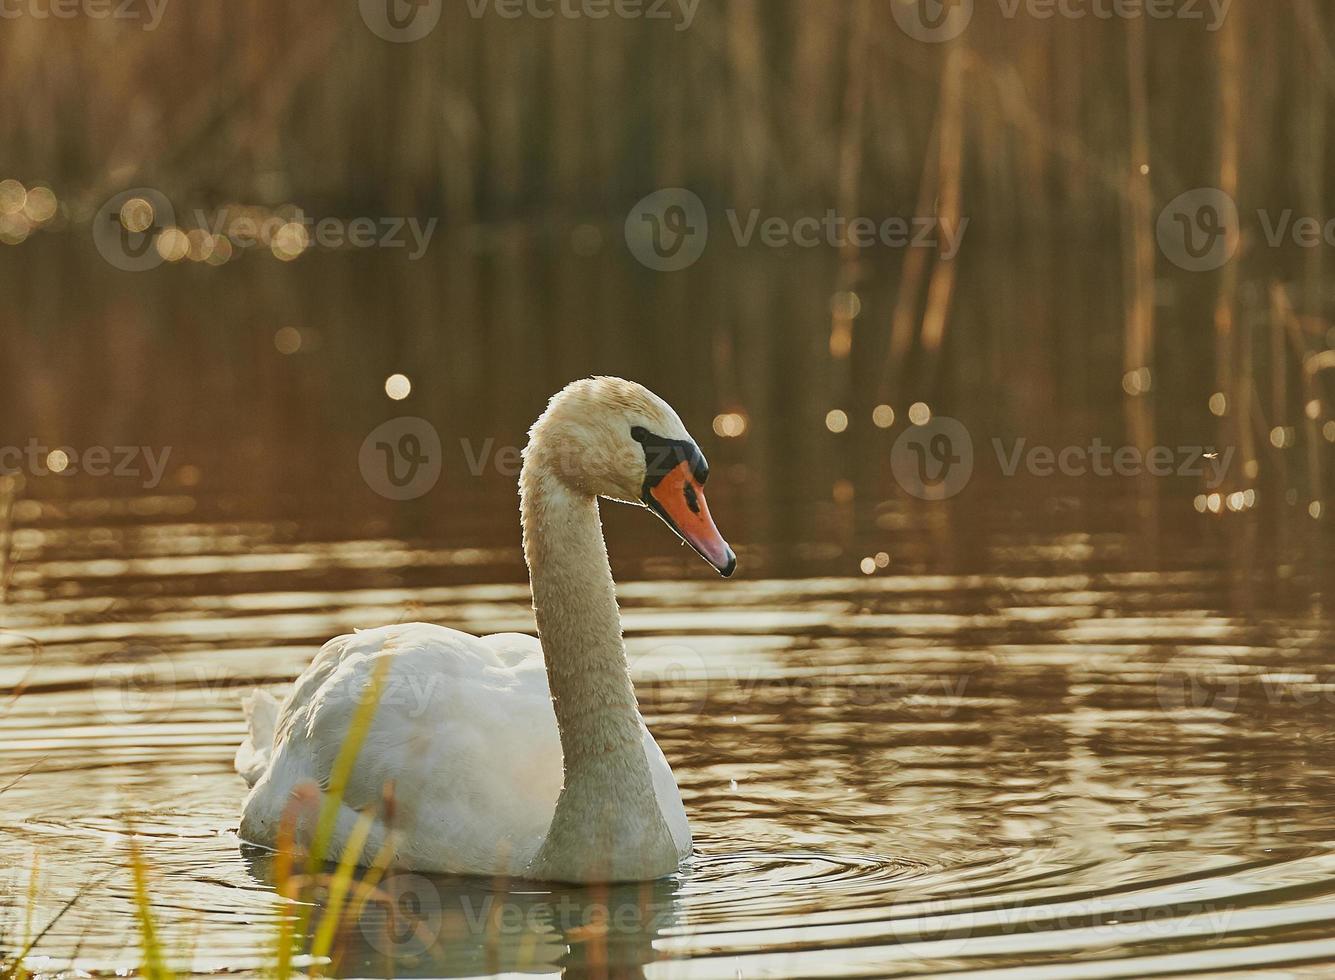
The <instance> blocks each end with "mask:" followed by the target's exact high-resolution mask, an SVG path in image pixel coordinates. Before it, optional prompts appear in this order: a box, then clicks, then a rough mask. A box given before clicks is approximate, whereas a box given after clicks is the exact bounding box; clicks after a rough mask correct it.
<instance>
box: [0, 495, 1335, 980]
mask: <svg viewBox="0 0 1335 980" xmlns="http://www.w3.org/2000/svg"><path fill="white" fill-rule="evenodd" d="M95 503H96V501H95V500H93V499H92V498H82V499H79V500H76V499H72V498H71V499H66V500H64V501H62V502H60V503H59V504H58V505H57V504H52V505H50V509H48V505H47V504H45V503H44V504H42V505H41V507H40V509H38V510H34V509H32V508H29V509H28V514H29V516H30V518H31V519H30V520H24V521H21V522H19V524H18V526H17V527H16V528H15V541H16V549H17V558H18V562H17V565H16V567H15V570H14V573H13V577H12V580H11V585H10V589H11V595H10V602H9V605H8V607H7V628H8V629H9V630H10V631H11V632H9V633H7V634H6V636H5V645H4V647H3V651H2V652H0V672H2V673H3V682H4V684H5V686H6V688H10V689H13V688H15V687H19V688H21V689H22V693H21V696H19V697H17V698H16V699H14V700H12V701H11V702H10V703H9V704H8V705H7V707H6V709H5V711H4V714H3V715H0V727H3V729H4V732H3V738H4V744H5V754H4V779H5V782H8V781H9V779H11V778H13V777H14V776H15V775H17V774H19V773H21V772H24V771H26V770H29V769H31V771H30V772H28V774H27V775H26V776H24V777H23V778H21V779H19V781H18V782H17V783H15V784H14V785H13V786H12V787H10V788H9V789H8V790H7V791H6V792H5V794H4V811H3V812H4V816H3V825H2V827H0V863H2V864H3V866H4V867H5V868H7V869H8V870H7V871H6V872H5V873H4V882H5V888H6V897H5V899H4V901H5V904H6V905H7V906H8V908H9V911H10V913H11V921H12V923H19V922H20V921H21V918H22V916H21V915H20V912H19V910H20V909H21V908H22V907H23V904H24V902H25V901H26V894H27V888H28V882H29V878H30V873H31V870H32V867H33V855H34V854H35V853H40V854H41V855H42V860H41V863H40V865H39V866H38V867H37V874H38V876H39V888H38V892H37V894H38V900H37V913H36V919H35V921H36V922H38V923H44V922H45V921H47V919H49V918H50V917H51V916H52V915H53V914H54V913H55V912H56V911H58V910H59V908H60V906H61V905H62V904H63V903H64V902H65V901H66V900H67V899H68V898H69V897H70V896H71V895H72V894H73V893H74V892H75V891H76V890H77V889H78V888H79V887H80V886H82V885H84V884H85V883H86V882H89V881H90V880H92V879H94V878H97V877H98V876H101V875H106V876H107V877H106V878H105V880H99V881H98V882H97V884H96V885H95V886H94V888H93V890H92V892H91V894H90V895H89V896H86V897H85V899H84V900H83V901H81V902H80V903H79V904H78V905H76V906H75V907H74V908H73V909H72V910H71V911H70V912H69V913H68V914H66V915H65V916H64V918H62V919H61V920H60V921H59V922H58V923H57V924H56V926H55V927H54V928H52V929H51V931H50V932H49V933H48V934H47V935H46V936H45V937H44V938H43V940H42V941H41V943H39V945H38V948H37V950H36V954H37V958H36V959H35V960H34V961H33V962H34V964H35V965H39V966H42V965H44V966H46V967H47V968H52V969H55V968H60V967H61V966H63V965H66V964H67V962H68V960H69V957H70V956H71V955H72V954H73V956H74V961H75V962H76V963H77V964H78V965H80V966H81V967H83V968H92V969H111V968H116V967H125V966H133V965H134V964H135V963H136V962H137V960H138V951H137V948H136V944H135V938H134V934H135V930H134V926H133V924H132V918H131V908H132V906H131V899H130V894H131V893H130V888H129V884H128V876H127V873H126V872H125V871H124V870H123V868H124V864H125V860H126V854H127V839H128V838H127V835H128V834H129V833H131V832H133V833H134V834H137V835H138V836H139V838H140V840H141V845H142V848H143V851H144V853H145V854H146V856H147V857H148V858H149V860H150V862H151V866H152V869H153V870H152V876H153V877H152V881H153V894H154V900H155V905H156V907H157V910H158V914H159V916H160V917H161V919H162V922H163V928H164V934H165V941H166V943H167V946H168V948H169V949H171V950H174V951H176V953H177V955H178V956H180V957H182V958H183V959H185V960H189V961H191V962H192V964H193V966H194V968H195V969H198V970H215V969H222V968H232V969H258V968H260V967H261V965H262V964H263V962H264V959H265V956H266V951H267V949H268V944H269V943H270V942H271V941H272V934H273V929H274V922H275V917H276V916H279V915H283V914H290V911H289V912H284V910H283V906H282V903H280V902H279V900H278V899H277V898H276V897H275V894H274V892H273V889H272V885H271V882H270V869H269V862H268V860H267V859H266V857H265V856H264V855H263V854H262V853H259V852H249V851H248V850H247V851H243V849H242V848H241V847H240V846H239V844H238V842H237V840H236V838H235V836H234V828H235V826H236V820H237V809H238V806H239V803H240V800H241V797H242V792H243V785H242V783H241V781H240V780H239V779H238V778H237V777H236V776H235V775H234V774H233V772H232V771H231V754H232V751H233V749H234V747H235V745H236V743H237V741H238V740H239V738H240V736H241V733H242V721H241V715H240V711H239V709H238V707H237V704H236V696H237V693H238V692H239V691H240V690H243V689H246V688H249V687H251V686H254V685H262V686H268V687H270V688H271V689H273V690H275V691H279V692H281V691H282V690H283V689H284V687H285V685H286V684H287V683H288V682H289V681H290V679H291V677H292V676H293V675H294V674H295V673H296V672H297V671H298V670H299V669H300V668H301V667H302V666H303V665H304V663H305V662H306V660H307V659H308V658H309V656H310V655H311V651H312V649H313V647H314V645H315V644H316V643H318V642H319V641H320V640H321V639H323V638H324V637H326V636H328V635H331V634H333V633H336V632H339V631H343V630H346V629H349V628H351V627H353V626H356V625H365V624H372V623H379V622H385V621H392V620H399V619H403V618H405V617H409V616H411V617H419V618H424V619H429V620H434V621H439V622H446V623H451V624H454V625H457V626H459V627H461V628H463V629H467V630H470V631H475V632H480V633H481V632H491V631H497V630H507V629H522V628H526V627H527V626H528V625H530V622H531V621H530V613H529V611H528V608H527V595H526V590H525V588H524V586H523V585H522V584H520V583H517V582H513V581H505V579H506V578H507V577H509V578H511V579H513V578H514V577H515V574H514V573H517V569H516V568H514V567H513V566H514V563H515V562H517V561H518V559H517V557H516V556H515V555H514V554H513V553H512V550H511V549H507V548H497V549H496V553H495V554H494V555H489V556H471V555H463V554H461V550H462V551H466V550H467V549H456V548H452V547H450V546H448V545H447V544H446V543H444V542H440V541H436V542H423V541H412V542H410V541H404V540H392V539H387V538H382V539H376V540H351V541H343V542H334V541H324V542H310V543H305V544H303V543H299V542H297V541H294V540H291V539H290V538H289V539H287V540H282V539H283V538H284V537H285V535H284V533H283V531H282V529H281V527H280V526H279V525H276V524H273V523H267V522H262V521H255V522H244V521H238V522H236V523H215V524H208V523H202V522H191V521H183V520H182V519H181V518H180V517H179V516H176V515H171V514H164V515H163V516H162V517H161V518H159V519H157V520H145V519H142V518H140V519H136V518H133V517H132V516H129V515H126V516H113V515H112V514H111V513H110V512H113V511H115V510H116V509H117V507H118V506H119V505H120V504H123V503H125V501H124V500H120V501H104V502H103V503H105V504H106V507H105V508H104V507H101V506H93V505H94V504H95ZM76 504H80V505H81V507H76V506H75V505H76ZM80 509H83V510H85V512H87V513H89V514H90V515H94V516H89V517H85V518H79V517H73V516H70V512H72V511H77V510H80ZM720 510H721V512H722V508H720ZM632 516H633V515H632ZM612 537H613V550H614V552H619V553H621V554H623V555H624V554H625V553H626V552H627V551H629V552H630V555H629V556H627V557H626V558H623V559H621V560H619V564H620V565H621V566H622V569H623V578H624V579H625V580H626V581H625V582H624V584H623V586H622V589H621V595H622V602H623V606H624V611H625V621H626V629H627V637H628V646H629V652H630V657H631V662H632V670H633V672H634V673H635V676H636V681H637V688H638V689H639V691H640V692H641V694H642V699H643V702H644V709H645V713H646V716H647V718H648V720H649V723H650V724H651V726H652V727H653V729H654V731H655V733H656V734H657V736H658V738H659V741H660V743H661V744H662V746H663V749H664V751H665V752H666V754H667V755H668V757H669V759H670V760H671V761H672V762H673V765H674V767H675V769H676V772H677V776H678V779H679V782H680V784H681V787H682V791H683V794H684V797H685V799H686V803H687V807H688V810H689V812H690V814H691V817H692V821H693V824H694V827H695V830H696V835H697V849H698V854H697V856H696V857H695V858H694V859H693V861H692V863H691V865H690V866H689V867H688V868H686V869H685V870H684V871H683V872H682V874H681V875H680V876H678V877H677V878H675V879H672V880H669V881H665V882H659V883H656V884H651V885H643V886H617V887H615V888H570V889H558V890H555V891H553V890H552V889H550V888H548V887H544V886H534V885H528V884H524V883H506V882H490V881H468V880H459V879H444V878H430V877H424V876H419V875H411V874H395V875H391V876H390V877H389V878H388V879H387V880H386V881H384V882H383V883H382V884H381V886H380V891H379V893H378V894H376V895H374V896H371V897H369V898H367V899H366V901H365V903H364V904H363V905H362V907H361V908H359V909H358V910H357V913H356V915H355V916H354V917H353V918H352V920H351V923H350V924H349V925H348V926H346V927H345V928H344V930H343V931H342V932H341V933H340V936H339V941H338V943H337V950H338V952H337V959H336V962H335V964H334V965H333V966H332V967H331V969H332V970H334V971H335V972H339V973H346V974H350V975H385V976H390V975H427V974H447V975H476V974H484V973H498V972H509V971H516V970H518V971H536V972H552V973H555V972H559V971H562V970H565V971H567V972H568V973H569V974H570V975H575V976H582V975H601V974H602V972H603V971H605V970H606V971H610V972H616V973H618V974H619V975H624V974H625V972H626V971H627V970H632V972H633V968H634V969H642V970H643V972H644V974H645V975H650V976H653V975H671V976H676V975H685V976H691V975H701V976H719V975H724V974H726V975H730V976H731V975H743V976H751V975H760V974H764V973H766V972H770V973H773V972H777V973H783V974H792V973H800V974H804V975H814V974H823V973H850V974H865V975H876V976H880V975H887V974H894V973H899V972H922V971H930V972H946V973H949V972H951V971H953V970H963V969H965V968H969V969H979V968H984V967H986V968H989V969H995V970H997V971H1000V974H1001V975H1006V974H1005V971H1006V970H1007V969H1008V968H1012V967H1014V968H1016V969H1020V968H1021V967H1022V968H1023V972H1019V973H1017V974H1016V975H1017V976H1042V975H1045V974H1043V973H1042V972H1035V971H1036V970H1037V969H1038V967H1041V966H1043V965H1044V964H1047V965H1050V966H1051V968H1052V971H1053V972H1052V975H1053V976H1071V975H1075V974H1079V973H1081V971H1082V970H1083V971H1084V972H1083V974H1082V975H1088V976H1145V975H1151V974H1154V973H1157V972H1162V973H1165V974H1169V973H1173V972H1176V971H1178V970H1179V969H1183V968H1184V967H1185V965H1186V961H1185V960H1182V959H1181V958H1180V957H1181V956H1182V955H1183V954H1184V953H1185V952H1191V953H1193V954H1194V955H1195V956H1197V957H1198V959H1196V960H1193V961H1192V962H1193V963H1196V964H1198V965H1204V966H1206V967H1208V968H1210V969H1216V970H1227V969H1243V968H1244V967H1247V966H1248V965H1249V964H1257V963H1279V962H1285V963H1287V962H1303V961H1318V960H1322V959H1326V958H1331V957H1335V939H1331V938H1329V927H1328V922H1329V920H1330V918H1331V914H1332V912H1335V898H1332V896H1333V895H1335V848H1332V847H1331V842H1330V833H1329V828H1330V826H1331V822H1332V818H1335V803H1332V800H1335V794H1333V793H1332V792H1331V790H1332V787H1333V785H1335V756H1333V755H1332V753H1331V751H1330V748H1331V741H1332V736H1331V734H1330V732H1329V717H1330V709H1331V705H1332V703H1335V637H1333V635H1332V632H1331V630H1330V625H1329V621H1328V620H1326V619H1323V618H1321V617H1315V616H1313V615H1311V613H1310V609H1309V608H1293V607H1292V606H1290V607H1287V608H1286V607H1272V606H1267V607H1266V608H1257V604H1256V603H1254V602H1253V603H1249V604H1246V606H1245V607H1239V605H1238V604H1237V603H1236V602H1235V601H1234V597H1235V594H1236V592H1235V589H1234V586H1233V583H1232V581H1231V579H1230V575H1229V574H1228V572H1227V570H1226V569H1225V568H1223V567H1219V566H1218V565H1215V566H1212V565H1211V564H1210V562H1209V561H1207V558H1208V557H1209V556H1208V555H1207V554H1204V553H1197V554H1195V555H1189V554H1184V555H1183V556H1182V557H1183V560H1182V563H1181V564H1182V565H1183V567H1181V568H1175V569H1171V570H1163V571H1153V572H1147V571H1134V570H1115V569H1109V568H1104V567H1102V566H1103V565H1106V564H1110V563H1111V562H1110V561H1109V560H1108V559H1106V558H1104V559H1100V558H1099V557H1098V556H1096V555H1094V554H1091V553H1089V552H1088V551H1081V550H1080V549H1078V548H1077V549H1075V552H1074V553H1073V554H1072V555H1068V556H1067V557H1065V558H1062V559H1057V558H1055V557H1044V556H1052V555H1054V554H1058V553H1061V552H1063V551H1064V550H1067V549H1069V548H1071V547H1072V545H1071V543H1070V542H1069V541H1066V540H1065V539H1066V534H1065V533H1064V532H1062V533H1056V534H1054V533H1050V532H1045V531H1042V530H1033V531H1031V532H1029V533H1028V534H1027V535H1020V534H1018V533H1015V534H1012V535H1010V536H1008V537H1007V539H1006V541H1007V543H1006V545H1005V546H1004V548H1003V549H1001V550H1000V551H999V555H998V557H997V558H996V559H995V560H994V564H995V568H994V569H993V570H992V571H991V572H990V573H986V574H984V573H979V574H952V573H937V574H926V573H923V574H897V573H896V572H895V571H894V570H893V569H887V570H884V571H883V572H881V573H880V574H877V575H875V576H867V577H858V578H847V577H845V578H832V577H828V576H818V577H811V578H793V579H772V578H758V579H752V580H742V581H738V582H737V583H736V584H735V585H734V584H731V583H730V584H729V585H728V586H727V587H726V588H721V587H719V586H718V585H716V584H715V583H713V582H711V581H710V580H708V579H703V578H702V579H698V580H682V581H671V582H665V581H658V580H654V579H652V578H646V577H645V576H646V573H647V572H648V571H649V570H650V569H651V568H652V566H653V564H654V563H655V562H656V561H657V559H656V558H653V557H645V556H644V555H641V554H637V549H636V547H635V546H634V543H633V542H623V540H622V536H621V535H619V534H618V532H617V530H616V529H614V530H613V532H612ZM623 543H625V544H628V545H630V546H629V547H625V548H623V547H621V545H622V544H623ZM1102 544H1103V545H1104V549H1101V550H1106V553H1107V554H1112V555H1118V554H1122V553H1123V551H1122V549H1124V548H1128V547H1130V545H1129V543H1128V542H1126V541H1125V540H1122V539H1120V538H1119V537H1118V536H1116V535H1108V536H1106V538H1104V539H1103V540H1102ZM655 546H656V547H657V548H659V549H661V548H664V547H668V545H667V544H666V542H665V541H664V540H663V539H662V538H661V536H660V537H659V539H658V540H657V541H656V542H655V541H654V540H653V539H647V540H646V550H647V551H650V552H651V551H653V550H655ZM751 550H752V551H753V552H755V553H756V554H757V556H758V557H759V556H763V553H764V551H765V548H764V546H763V544H762V543H757V544H755V545H753V546H752V548H751ZM1003 556H1004V557H1003ZM761 560H762V561H763V558H761ZM818 561H819V560H818ZM493 565H495V566H498V567H499V568H501V569H505V571H498V570H497V568H494V567H493ZM1044 566H1046V567H1047V568H1048V570H1046V571H1045V570H1044ZM479 569H482V571H481V572H479V571H478V570H479ZM475 577H488V578H490V579H492V580H493V581H494V584H490V585H477V584H459V585H450V584H436V585H431V586H424V587H422V588H416V587H412V586H408V585H404V584H403V582H404V580H418V579H421V580H423V581H434V582H448V581H449V580H451V579H461V580H462V579H468V578H475ZM1309 603H1310V593H1309V598H1308V602H1306V603H1299V604H1298V605H1299V606H1306V605H1308V604H1309ZM39 651H40V652H39ZM15 928H17V926H16V925H13V924H11V925H9V926H7V930H6V936H5V943H6V945H7V947H9V948H12V945H13V944H14V943H15V939H16V934H15V932H14V931H12V930H14V929H15ZM42 956H47V957H50V959H47V960H43V959H41V957H42ZM1129 958H1130V962H1128V959H1129ZM1076 963H1078V964H1079V966H1078V967H1077V966H1076Z"/></svg>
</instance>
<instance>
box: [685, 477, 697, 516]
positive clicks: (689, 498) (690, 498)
mask: <svg viewBox="0 0 1335 980" xmlns="http://www.w3.org/2000/svg"><path fill="white" fill-rule="evenodd" d="M685 494H686V506H687V507H689V508H690V509H691V513H692V514H698V513H700V497H699V496H698V495H697V494H696V492H695V487H694V486H692V485H691V484H689V483H688V484H686V491H685Z"/></svg>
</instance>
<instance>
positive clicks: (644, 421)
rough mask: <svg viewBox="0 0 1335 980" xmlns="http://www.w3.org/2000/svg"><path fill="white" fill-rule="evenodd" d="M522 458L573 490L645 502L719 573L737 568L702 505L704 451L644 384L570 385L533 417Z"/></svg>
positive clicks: (595, 381) (602, 381) (590, 381)
mask: <svg viewBox="0 0 1335 980" xmlns="http://www.w3.org/2000/svg"><path fill="white" fill-rule="evenodd" d="M524 459H525V463H526V464H528V463H530V462H538V461H540V462H541V470H542V471H543V472H545V473H547V474H552V475H554V476H555V478H556V479H559V480H560V481H561V482H563V483H564V484H565V485H566V486H567V487H568V488H569V489H571V490H572V491H574V492H576V493H580V494H588V495H590V496H598V497H607V498H608V499H611V500H619V501H623V502H625V503H633V504H640V505H643V506H645V507H648V508H649V509H650V510H652V511H653V512H654V513H655V514H657V515H658V516H659V517H661V518H662V519H663V521H664V523H666V524H667V526H668V527H670V528H672V530H673V531H674V532H675V533H676V534H677V536H678V537H680V538H681V539H682V540H683V541H685V542H686V543H687V544H689V545H690V546H691V547H692V548H694V549H695V551H696V553H697V554H699V555H700V557H701V558H703V559H705V561H707V562H709V563H710V564H711V565H713V566H714V568H716V569H717V570H718V571H719V572H720V573H721V574H722V575H725V576H727V575H731V574H732V573H733V571H734V569H736V567H737V556H736V555H734V554H733V551H732V548H730V547H728V543H727V542H726V541H724V540H723V536H722V535H721V534H719V531H718V528H717V527H715V526H714V519H713V518H712V517H710V516H709V506H708V505H707V504H706V503H705V482H706V481H707V480H708V479H709V464H708V463H706V462H705V457H704V454H703V453H701V452H700V447H699V446H697V445H696V444H695V440H694V439H692V438H691V435H690V433H689V432H687V431H686V427H685V426H684V425H682V423H681V419H680V418H678V417H677V413H676V412H674V411H673V410H672V406H670V405H669V404H668V403H667V402H665V401H663V399H661V398H659V397H658V396H657V395H655V394H654V393H653V392H652V391H650V390H649V389H648V388H646V387H644V386H643V385H639V384H636V383H635V382H633V381H624V380H622V379H621V378H585V379H583V380H581V381H575V382H573V383H571V384H569V385H567V386H566V387H565V388H564V389H562V390H561V391H560V392H558V393H557V394H556V395H555V396H554V397H553V398H552V400H551V402H550V403H549V404H548V406H547V410H546V411H545V412H543V413H542V417H541V418H539V419H538V421H537V422H536V423H534V425H533V429H532V430H531V431H530V432H529V443H528V446H527V447H526V448H525V449H524Z"/></svg>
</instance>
